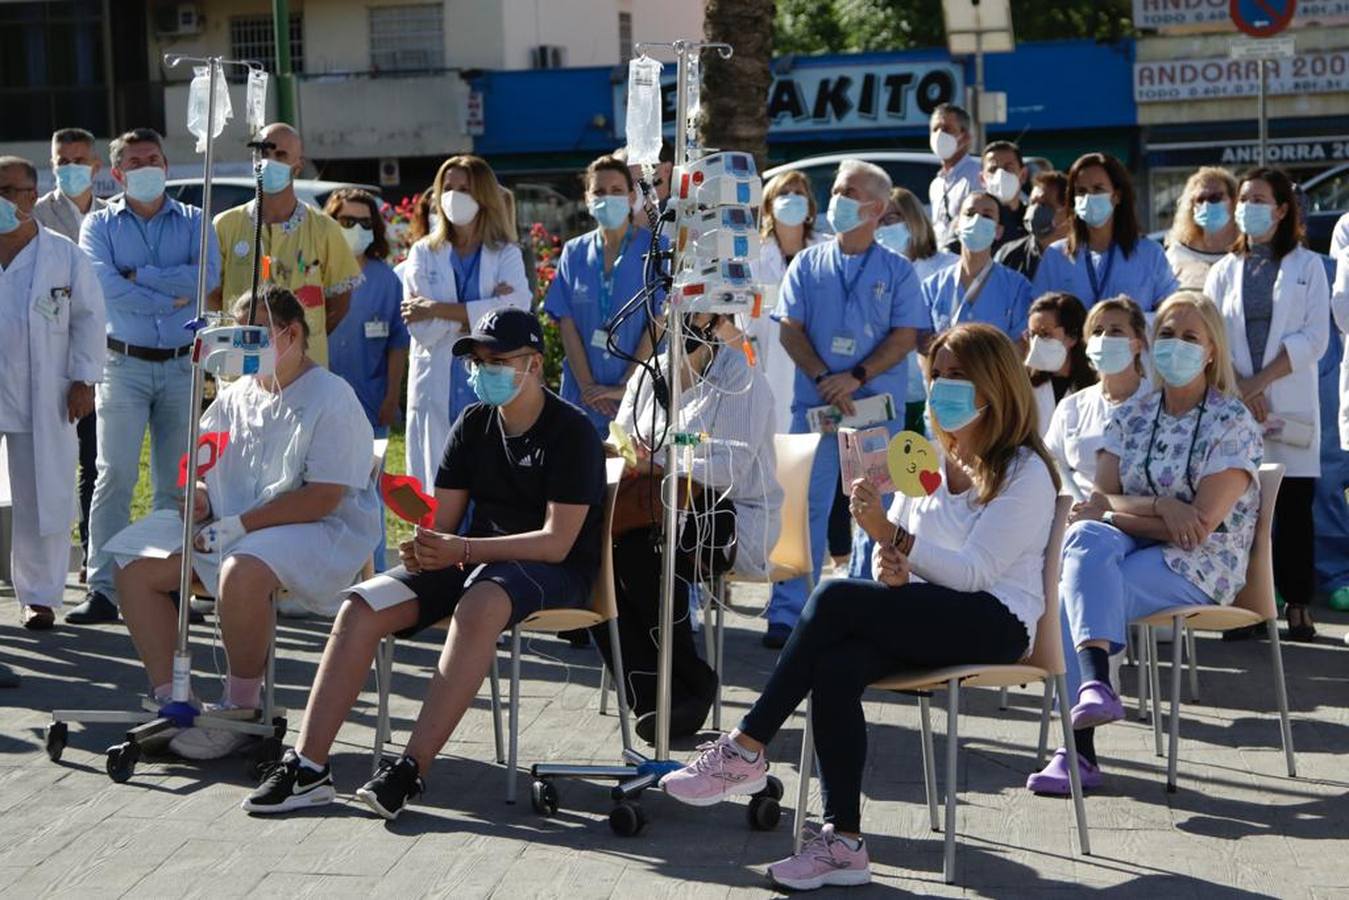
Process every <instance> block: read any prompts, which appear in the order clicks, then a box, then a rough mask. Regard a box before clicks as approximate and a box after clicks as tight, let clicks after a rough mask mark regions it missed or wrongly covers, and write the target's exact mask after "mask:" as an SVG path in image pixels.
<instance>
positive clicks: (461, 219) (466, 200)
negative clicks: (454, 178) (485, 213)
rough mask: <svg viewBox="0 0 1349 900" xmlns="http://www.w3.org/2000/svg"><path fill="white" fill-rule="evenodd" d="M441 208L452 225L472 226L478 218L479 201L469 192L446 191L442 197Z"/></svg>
mask: <svg viewBox="0 0 1349 900" xmlns="http://www.w3.org/2000/svg"><path fill="white" fill-rule="evenodd" d="M440 208H441V210H442V211H444V213H445V217H446V218H448V219H449V220H450V224H451V225H458V226H459V227H461V228H462V227H463V226H465V225H470V224H472V222H473V220H474V219H475V218H477V216H478V201H477V200H474V199H473V195H472V194H470V193H468V192H467V191H446V192H444V193H443V194H441V195H440Z"/></svg>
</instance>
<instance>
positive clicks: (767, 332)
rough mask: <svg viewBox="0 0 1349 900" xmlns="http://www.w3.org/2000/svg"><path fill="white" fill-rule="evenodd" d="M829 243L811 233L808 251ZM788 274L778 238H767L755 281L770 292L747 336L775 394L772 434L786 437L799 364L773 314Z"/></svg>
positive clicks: (766, 295)
mask: <svg viewBox="0 0 1349 900" xmlns="http://www.w3.org/2000/svg"><path fill="white" fill-rule="evenodd" d="M827 240H829V235H827V234H821V233H820V232H818V231H813V232H811V235H810V239H809V240H807V241H806V246H807V247H813V246H815V245H816V244H818V243H820V242H821V241H827ZM786 274H787V258H786V256H784V255H783V253H782V248H781V247H780V246H778V240H777V238H775V237H771V236H770V237H766V238H764V239H763V243H762V244H761V245H760V247H759V264H758V266H757V268H756V269H755V272H754V280H755V281H756V282H757V283H759V284H762V285H765V286H766V287H768V288H770V290H766V291H765V295H764V308H763V312H762V313H760V315H759V317H758V318H757V319H750V320H749V327H748V328H746V329H745V333H746V334H748V335H749V338H750V340H751V341H752V342H753V343H754V354H755V356H757V357H758V358H757V359H756V360H755V365H757V366H758V367H759V371H760V372H763V373H764V377H765V378H767V379H768V386H769V388H771V389H772V391H773V431H774V433H776V434H786V433H787V430H788V429H789V428H790V427H791V424H792V382H793V380H794V379H795V378H796V363H794V362H792V358H791V357H790V356H788V355H787V351H786V350H784V349H783V347H782V337H781V334H782V327H781V326H780V325H779V324H778V321H777V319H774V318H773V317H772V316H771V315H770V313H771V312H772V311H773V308H774V307H775V306H777V297H778V289H779V288H781V287H782V278H783V276H785V275H786Z"/></svg>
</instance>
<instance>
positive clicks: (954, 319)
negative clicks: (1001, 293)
mask: <svg viewBox="0 0 1349 900" xmlns="http://www.w3.org/2000/svg"><path fill="white" fill-rule="evenodd" d="M992 274H993V258H992V257H989V260H988V262H986V263H984V267H983V268H982V269H980V270H979V274H978V275H975V276H974V280H973V281H971V282H970V286H969V288H968V289H966V291H965V296H964V297H962V298H961V299H960V302H959V303H957V304H956V308H955V310H954V311H953V312H952V313H951V324H952V325H959V324H960V314H961V313H962V312H964V311H965V307H966V306H973V305H974V301H975V299H976V298H978V296H979V292H980V291H982V290H983V289H984V284H985V283H987V281H988V276H989V275H992ZM956 289H957V290H959V289H960V276H959V275H957V276H956Z"/></svg>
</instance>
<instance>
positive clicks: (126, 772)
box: [107, 741, 141, 784]
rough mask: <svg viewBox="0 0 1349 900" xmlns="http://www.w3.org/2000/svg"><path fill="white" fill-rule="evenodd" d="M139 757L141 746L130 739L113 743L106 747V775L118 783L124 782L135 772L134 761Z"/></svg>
mask: <svg viewBox="0 0 1349 900" xmlns="http://www.w3.org/2000/svg"><path fill="white" fill-rule="evenodd" d="M140 758H141V748H140V746H139V745H138V744H135V743H133V742H132V741H127V742H126V743H124V744H114V745H113V746H111V747H109V748H108V761H107V770H108V777H109V778H111V779H112V780H113V781H115V782H117V783H118V784H125V783H126V782H127V781H128V780H130V778H131V776H132V775H134V774H136V763H137V762H138V761H139V760H140Z"/></svg>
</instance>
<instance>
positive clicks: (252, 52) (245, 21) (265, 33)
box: [230, 13, 304, 74]
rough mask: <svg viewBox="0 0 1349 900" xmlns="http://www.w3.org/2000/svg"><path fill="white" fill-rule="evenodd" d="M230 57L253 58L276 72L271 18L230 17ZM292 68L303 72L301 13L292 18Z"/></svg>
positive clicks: (302, 26) (302, 23)
mask: <svg viewBox="0 0 1349 900" xmlns="http://www.w3.org/2000/svg"><path fill="white" fill-rule="evenodd" d="M230 55H231V56H233V57H234V58H235V59H251V60H256V61H257V62H260V63H262V64H263V66H264V67H265V68H266V69H267V71H268V72H271V73H273V74H275V73H276V35H275V33H274V32H273V30H272V17H271V16H232V17H231V18H230ZM290 67H291V70H292V71H294V72H297V73H298V72H303V71H304V19H303V17H302V16H300V15H299V14H298V13H293V14H292V15H291V17H290Z"/></svg>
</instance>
